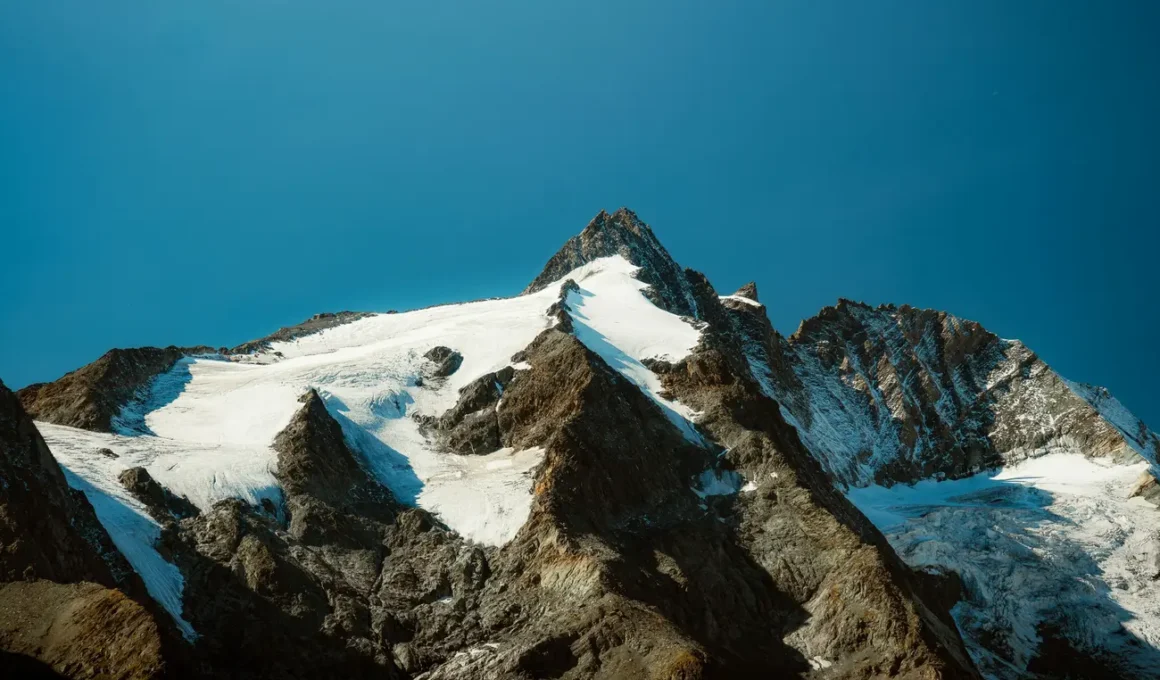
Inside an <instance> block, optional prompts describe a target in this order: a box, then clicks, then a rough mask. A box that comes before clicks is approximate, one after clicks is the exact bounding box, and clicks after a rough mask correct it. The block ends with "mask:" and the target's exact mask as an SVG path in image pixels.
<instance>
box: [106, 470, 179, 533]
mask: <svg viewBox="0 0 1160 680" xmlns="http://www.w3.org/2000/svg"><path fill="white" fill-rule="evenodd" d="M119 480H120V482H121V485H122V486H124V487H125V489H127V490H128V491H129V493H131V494H133V497H134V498H136V499H137V500H139V501H141V502H142V503H144V504H145V507H146V508H148V509H149V514H150V516H151V517H153V519H155V520H157V521H158V522H162V523H164V522H171V521H173V520H177V519H185V518H186V517H193V516H195V515H197V514H198V512H199V511H198V509H197V506H195V505H194V504H193V503H190V502H189V499H188V498H185V497H182V496H177V495H174V494H173V493H172V492H170V491H169V489H166V488H165V487H163V486H161V485H160V484H158V483H157V481H156V480H155V479H153V477H151V476H150V475H149V471H148V470H146V469H145V468H143V467H132V468H127V469H126V470H125V471H124V472H122V473H121V476H120V478H119Z"/></svg>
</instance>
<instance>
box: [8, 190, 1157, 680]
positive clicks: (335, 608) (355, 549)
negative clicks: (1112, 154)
mask: <svg viewBox="0 0 1160 680" xmlns="http://www.w3.org/2000/svg"><path fill="white" fill-rule="evenodd" d="M767 299H768V298H767ZM1158 455H1160V437H1158V436H1157V435H1156V434H1155V433H1154V432H1152V431H1151V430H1150V429H1149V428H1148V427H1147V426H1145V425H1144V424H1143V423H1142V422H1140V421H1139V420H1138V419H1137V418H1135V417H1134V416H1133V415H1132V414H1131V413H1130V412H1128V411H1127V410H1126V409H1125V408H1124V407H1123V406H1122V405H1121V404H1120V403H1119V402H1118V401H1116V399H1115V398H1114V397H1113V396H1111V395H1110V394H1109V393H1108V392H1107V391H1106V390H1104V389H1102V388H1098V387H1093V386H1090V385H1084V384H1078V383H1074V382H1071V381H1068V380H1067V379H1065V378H1063V377H1062V376H1060V375H1058V374H1057V373H1056V372H1055V371H1054V370H1053V369H1052V368H1051V367H1050V366H1049V365H1048V364H1046V363H1045V362H1044V361H1043V360H1042V359H1041V358H1040V357H1038V356H1037V355H1036V354H1035V353H1034V352H1033V351H1032V350H1031V349H1030V348H1028V347H1026V346H1024V345H1023V344H1022V343H1020V342H1018V341H1016V340H1008V339H1003V338H1000V337H998V336H996V335H994V334H993V333H991V332H989V331H988V330H987V329H985V328H983V327H982V326H981V325H979V324H977V323H975V322H972V321H967V320H964V319H960V318H957V317H955V316H953V315H951V314H949V313H946V312H942V311H933V310H921V309H915V308H912V307H909V306H906V305H901V306H892V305H886V306H880V307H870V306H867V305H864V304H861V303H858V302H853V301H848V300H840V301H838V303H837V305H835V306H834V307H827V308H825V309H823V310H821V311H820V312H819V313H818V315H817V316H815V317H813V318H811V319H807V320H805V321H803V322H802V323H801V326H800V327H799V328H798V329H797V330H796V331H795V332H794V333H793V334H792V335H789V336H785V335H783V334H781V333H779V332H778V331H777V330H775V329H774V328H773V327H772V325H771V324H770V322H769V319H768V317H767V315H766V311H765V306H764V304H763V303H762V302H761V298H760V297H759V296H758V290H757V286H756V284H754V283H748V284H746V285H745V286H743V287H742V288H741V289H740V290H738V291H736V292H735V293H733V294H731V295H720V294H718V293H717V292H716V291H715V290H714V288H713V286H712V285H711V283H710V282H709V280H708V279H707V278H706V277H705V276H704V275H702V274H700V273H698V272H697V271H694V270H691V269H685V268H683V267H681V266H680V265H678V264H677V263H676V262H675V261H674V260H673V258H672V257H671V256H670V254H669V253H668V251H667V250H666V249H665V248H664V246H662V245H661V243H660V241H659V239H658V238H657V236H656V234H655V233H654V232H653V230H652V229H651V228H650V227H649V226H648V225H646V224H645V223H644V222H642V221H641V220H640V218H638V217H637V215H635V214H634V213H632V212H631V211H629V210H626V209H623V208H622V209H620V210H617V211H616V212H614V213H612V214H609V213H606V212H604V211H601V212H600V213H599V214H598V215H597V216H596V217H595V218H594V219H593V220H592V221H591V222H590V223H589V224H588V225H587V226H586V227H585V228H584V229H583V230H582V231H581V232H580V233H579V234H578V235H577V236H576V237H574V238H572V239H570V240H569V241H568V242H567V243H565V244H564V246H563V247H562V248H561V249H560V251H559V252H557V253H556V254H555V255H553V256H552V257H551V258H550V259H549V260H548V263H547V265H546V266H545V267H544V270H543V272H542V273H541V274H540V275H539V276H537V277H536V278H535V280H534V281H532V282H531V284H530V285H529V286H528V287H527V289H526V290H524V291H523V293H522V294H520V295H517V296H515V297H511V298H505V299H490V300H481V301H476V302H469V303H464V304H457V305H445V306H438V307H431V308H427V309H421V310H415V311H411V312H402V313H395V312H394V311H393V310H392V312H390V313H384V314H375V313H367V312H339V313H333V314H319V315H316V316H314V317H312V318H311V319H308V320H307V321H305V322H303V323H301V324H298V325H293V326H287V327H286V328H283V329H281V330H279V331H277V332H275V333H273V334H271V335H268V336H266V337H264V338H262V339H260V340H255V341H253V342H250V343H245V344H243V345H240V346H238V347H235V348H233V349H229V348H225V347H222V348H218V349H213V348H211V347H209V346H201V347H194V348H178V347H169V348H164V349H159V348H139V349H125V350H121V349H115V350H111V351H110V352H109V353H107V354H105V355H104V356H102V357H101V358H100V359H98V360H97V361H95V362H94V363H92V364H90V365H88V366H85V367H81V368H79V369H77V370H76V371H73V372H72V373H69V374H68V375H66V376H64V377H62V378H60V379H59V380H57V381H55V382H52V383H47V384H37V385H31V386H29V387H26V388H24V389H22V390H19V391H18V392H16V393H13V392H11V391H10V390H9V389H8V388H6V387H4V386H3V385H2V384H0V650H2V651H0V668H2V669H3V670H5V671H8V670H9V669H11V671H10V672H11V673H15V674H16V675H19V676H27V677H67V678H223V679H224V678H254V679H257V678H279V679H283V678H304V679H305V678H364V677H365V678H400V679H401V678H415V679H416V680H418V679H424V680H437V679H447V680H451V679H460V678H481V679H500V678H513V679H531V678H569V679H581V678H609V679H612V678H655V679H658V680H661V679H670V678H671V679H679V680H698V679H702V678H706V679H707V678H781V677H806V678H819V679H820V678H835V679H837V678H842V679H847V678H848V679H868V678H912V679H915V680H919V679H922V680H934V679H936V678H943V679H947V680H950V679H957V678H963V679H973V678H984V677H985V678H999V679H1003V680H1006V679H1011V680H1016V679H1019V680H1023V679H1028V678H1031V679H1033V678H1157V677H1160V511H1158V510H1157V505H1156V503H1158V502H1160V491H1158V490H1157V489H1158V488H1160V485H1158V484H1157V482H1156V474H1157V471H1158V470H1160V468H1158V466H1157V456H1158ZM0 675H5V673H0ZM14 677H15V676H14Z"/></svg>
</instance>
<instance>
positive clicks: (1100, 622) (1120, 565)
mask: <svg viewBox="0 0 1160 680" xmlns="http://www.w3.org/2000/svg"><path fill="white" fill-rule="evenodd" d="M1146 469H1147V464H1145V463H1142V462H1141V463H1137V464H1134V465H1112V464H1108V463H1106V462H1104V461H1103V460H1102V459H1088V458H1085V457H1084V456H1083V455H1081V454H1079V453H1076V452H1072V453H1053V454H1049V455H1045V456H1042V457H1040V458H1034V459H1029V460H1026V461H1023V462H1021V463H1019V464H1017V465H1013V466H1009V467H1007V468H1003V469H1001V470H997V471H992V472H989V473H983V474H979V475H975V476H973V477H969V478H966V479H960V480H956V481H944V482H935V481H924V482H919V483H917V484H915V485H913V486H905V485H901V484H899V485H895V486H893V487H890V488H884V487H880V486H869V487H865V488H851V489H849V490H848V491H847V496H848V497H849V499H850V500H851V501H852V502H853V503H854V504H855V505H856V506H857V507H858V508H859V509H860V510H861V511H862V512H863V513H864V514H865V515H866V516H867V517H868V518H869V519H870V520H871V521H872V522H874V524H875V525H877V526H878V527H879V528H880V529H882V530H883V532H884V533H885V534H886V535H887V538H888V539H889V540H890V543H891V545H893V546H894V548H895V549H896V550H897V551H898V553H899V555H900V556H901V557H902V558H903V559H904V560H905V561H906V562H907V563H908V564H910V565H911V566H913V567H916V568H920V569H932V568H941V569H949V570H952V571H954V572H956V573H958V574H959V575H960V576H961V577H962V579H963V581H964V584H965V586H966V590H967V597H966V599H965V600H964V601H963V602H960V603H959V604H958V605H957V606H956V607H955V608H954V610H953V611H952V614H953V615H954V617H955V620H956V622H957V623H958V625H959V628H960V630H961V631H962V632H963V636H964V639H965V640H966V642H967V646H968V649H969V650H970V652H971V654H972V656H973V657H974V658H975V660H976V662H977V663H978V664H979V665H980V667H981V668H982V669H983V670H984V672H985V673H987V674H988V675H990V676H991V677H997V678H1016V677H1021V676H1020V675H1019V669H1025V668H1026V664H1027V662H1028V661H1029V660H1030V659H1031V658H1033V657H1034V656H1035V654H1036V650H1037V648H1038V646H1039V635H1038V632H1037V626H1038V625H1039V624H1040V623H1041V622H1042V621H1045V620H1050V621H1054V622H1058V623H1060V624H1061V625H1062V626H1063V627H1064V629H1065V631H1066V633H1067V635H1068V636H1069V638H1071V639H1078V640H1085V641H1089V642H1090V643H1091V644H1094V645H1097V646H1099V647H1102V648H1104V649H1106V650H1108V651H1109V652H1110V653H1111V654H1113V655H1114V656H1115V657H1117V658H1120V659H1122V660H1123V662H1124V663H1125V664H1127V667H1128V668H1136V669H1148V668H1155V667H1156V666H1155V664H1156V663H1157V662H1158V661H1160V652H1158V651H1157V647H1160V585H1158V583H1157V581H1156V580H1155V577H1156V575H1157V573H1158V572H1160V565H1158V564H1157V562H1156V560H1157V558H1158V557H1160V544H1158V542H1157V535H1158V534H1157V532H1160V511H1157V509H1156V508H1155V507H1154V506H1152V505H1151V504H1150V503H1148V502H1146V501H1144V500H1142V499H1140V498H1128V497H1127V495H1128V493H1129V490H1130V489H1131V487H1132V482H1133V481H1135V479H1136V478H1137V477H1138V476H1139V475H1140V474H1141V473H1142V472H1143V471H1144V470H1146ZM995 636H998V638H1000V639H1002V640H1003V641H1004V642H1005V643H1006V644H1007V646H1008V647H1009V648H1010V649H1011V657H1010V658H1006V659H999V658H997V657H996V656H995V655H994V654H992V653H991V652H988V651H987V650H986V649H984V645H983V644H982V640H983V639H985V638H991V639H994V638H995ZM1133 638H1135V639H1137V640H1139V641H1142V642H1144V643H1145V644H1144V645H1139V644H1136V643H1134V642H1133ZM986 647H989V648H991V649H995V645H994V643H993V642H989V643H988V644H987V645H986ZM1148 672H1151V671H1147V670H1145V672H1144V674H1142V675H1139V676H1138V677H1144V676H1145V675H1147V673H1148Z"/></svg>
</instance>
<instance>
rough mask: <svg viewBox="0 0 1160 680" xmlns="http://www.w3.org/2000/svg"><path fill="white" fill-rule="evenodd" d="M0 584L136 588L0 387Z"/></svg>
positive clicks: (102, 533)
mask: <svg viewBox="0 0 1160 680" xmlns="http://www.w3.org/2000/svg"><path fill="white" fill-rule="evenodd" d="M0 453H2V454H3V455H0V480H3V483H2V484H0V581H17V580H23V579H33V578H40V579H48V580H51V581H61V582H75V581H93V582H96V583H100V584H103V585H106V586H109V587H118V586H124V587H131V588H140V582H139V580H138V579H136V575H135V574H134V573H133V570H132V568H130V567H129V564H128V563H127V562H126V561H125V558H124V557H122V555H121V554H120V553H119V552H117V549H116V548H115V547H114V546H113V542H112V540H111V539H110V538H109V535H108V534H107V533H106V532H105V530H104V528H103V527H101V524H100V522H98V521H97V517H96V515H95V514H94V513H93V508H92V506H91V505H89V502H88V500H86V499H85V496H84V494H83V493H81V492H79V491H76V490H73V489H70V488H69V486H68V484H67V482H66V481H65V477H64V474H63V473H62V472H61V469H60V466H59V465H57V463H56V460H55V459H53V457H52V453H51V452H50V451H49V450H48V446H47V445H46V444H45V443H44V439H43V438H41V436H40V433H39V432H38V431H37V430H36V426H35V425H33V424H32V420H31V419H29V418H28V416H27V415H25V413H24V410H23V409H22V408H21V406H20V402H19V401H18V400H17V398H16V395H15V394H13V393H12V392H11V391H10V390H9V389H8V388H7V387H5V386H4V384H3V383H0Z"/></svg>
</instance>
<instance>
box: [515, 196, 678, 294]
mask: <svg viewBox="0 0 1160 680" xmlns="http://www.w3.org/2000/svg"><path fill="white" fill-rule="evenodd" d="M613 255H621V256H622V257H624V259H626V260H628V261H629V262H631V263H632V264H634V265H636V266H638V267H640V268H641V269H640V271H639V272H637V278H639V279H640V280H641V281H644V282H645V283H647V284H649V285H650V286H651V288H650V289H649V290H646V291H644V293H645V295H647V296H649V299H651V300H652V301H653V302H654V303H655V304H656V305H657V306H658V307H661V308H662V309H666V310H668V311H670V312H672V313H674V314H680V315H682V316H692V317H699V316H700V315H699V314H698V311H697V305H696V302H695V301H694V299H693V297H692V293H691V288H690V286H689V282H688V281H687V280H686V279H685V273H684V271H682V269H681V267H680V266H679V265H678V264H677V263H676V262H674V261H673V258H672V257H671V256H670V255H669V253H668V251H667V250H665V247H664V246H662V245H661V243H660V241H658V240H657V237H656V236H655V235H654V234H653V232H652V229H650V228H649V227H648V225H647V224H645V223H644V222H642V221H640V219H639V218H638V217H637V216H636V213H634V212H632V211H631V210H629V209H627V208H620V209H619V210H617V211H616V212H614V213H612V214H611V215H609V214H608V213H606V212H604V211H603V210H601V211H600V213H599V214H598V215H596V217H594V218H592V221H591V222H589V223H588V226H587V227H584V231H582V232H580V233H579V234H578V235H576V236H574V237H572V238H571V239H569V240H568V242H567V243H565V244H564V247H563V248H561V249H560V250H559V252H557V253H556V254H555V255H553V256H552V258H551V259H550V260H548V263H547V264H546V265H545V266H544V270H543V271H542V272H541V273H540V275H539V276H537V277H536V278H535V280H534V281H532V283H531V284H530V285H529V286H528V287H527V289H525V290H524V293H525V294H527V293H534V292H536V291H539V290H543V289H544V288H546V287H547V286H549V285H551V284H552V283H554V282H556V281H559V280H560V279H562V278H563V277H564V276H565V275H567V274H568V272H570V271H572V270H573V269H575V268H577V267H579V266H581V265H583V264H586V263H588V262H591V261H593V260H596V259H599V258H601V257H611V256H613Z"/></svg>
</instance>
